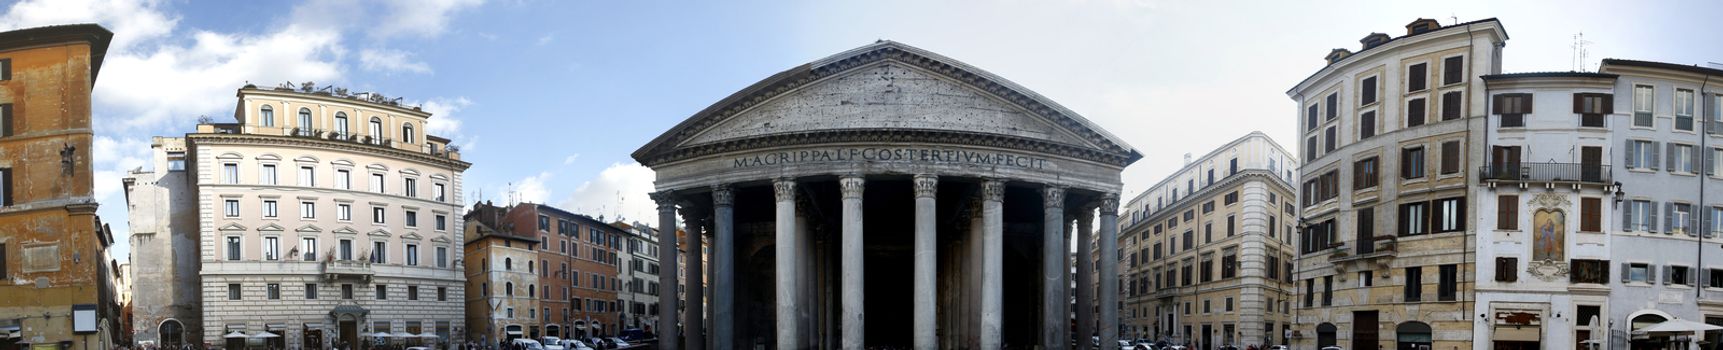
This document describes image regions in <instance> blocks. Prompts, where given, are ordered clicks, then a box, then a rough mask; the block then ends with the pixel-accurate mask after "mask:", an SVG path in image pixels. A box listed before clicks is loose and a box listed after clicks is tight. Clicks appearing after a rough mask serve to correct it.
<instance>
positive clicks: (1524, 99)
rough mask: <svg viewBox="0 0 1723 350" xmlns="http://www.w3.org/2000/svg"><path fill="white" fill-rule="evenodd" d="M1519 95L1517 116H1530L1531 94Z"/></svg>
mask: <svg viewBox="0 0 1723 350" xmlns="http://www.w3.org/2000/svg"><path fill="white" fill-rule="evenodd" d="M1519 95H1520V96H1519V97H1520V110H1519V114H1531V113H1532V94H1519Z"/></svg>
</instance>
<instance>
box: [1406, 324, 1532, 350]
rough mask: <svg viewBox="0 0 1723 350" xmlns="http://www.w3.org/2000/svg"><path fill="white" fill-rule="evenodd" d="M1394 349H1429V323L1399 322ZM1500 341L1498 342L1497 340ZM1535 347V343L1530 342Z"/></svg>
mask: <svg viewBox="0 0 1723 350" xmlns="http://www.w3.org/2000/svg"><path fill="white" fill-rule="evenodd" d="M1394 338H1395V344H1396V345H1395V349H1399V350H1429V349H1430V339H1431V338H1430V325H1429V324H1427V323H1423V322H1418V321H1411V322H1406V323H1401V324H1400V326H1398V327H1395V328H1394ZM1498 343H1500V342H1498ZM1532 345H1533V347H1532V348H1533V349H1536V348H1537V347H1536V345H1537V343H1535V342H1534V343H1532Z"/></svg>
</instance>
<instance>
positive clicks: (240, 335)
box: [222, 331, 249, 339]
mask: <svg viewBox="0 0 1723 350" xmlns="http://www.w3.org/2000/svg"><path fill="white" fill-rule="evenodd" d="M247 337H249V336H247V335H245V332H240V331H233V332H232V333H228V334H227V335H226V336H223V337H222V338H227V339H245V338H247Z"/></svg>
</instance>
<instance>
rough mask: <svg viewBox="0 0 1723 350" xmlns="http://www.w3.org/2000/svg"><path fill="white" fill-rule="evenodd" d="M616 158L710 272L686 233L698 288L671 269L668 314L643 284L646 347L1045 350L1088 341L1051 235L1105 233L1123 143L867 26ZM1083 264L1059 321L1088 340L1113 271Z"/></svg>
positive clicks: (1110, 334)
mask: <svg viewBox="0 0 1723 350" xmlns="http://www.w3.org/2000/svg"><path fill="white" fill-rule="evenodd" d="M634 157H635V158H636V159H637V160H639V161H640V162H641V163H643V164H645V165H646V166H649V167H652V168H653V169H654V170H655V171H656V173H657V181H656V183H655V186H656V187H657V190H658V192H656V193H654V194H653V196H652V197H653V199H654V200H655V201H657V203H658V205H659V215H660V217H659V223H660V227H676V226H677V225H676V224H677V223H678V221H677V219H678V217H679V216H680V218H681V219H682V220H681V221H680V222H681V223H682V224H683V225H685V226H684V230H686V231H687V235H685V236H684V237H688V238H689V239H693V240H700V239H711V240H712V252H711V254H712V255H711V256H710V257H709V260H710V262H711V265H712V266H711V269H710V270H707V269H705V268H704V267H702V266H700V265H699V264H700V262H701V260H702V259H700V258H699V256H700V255H699V254H701V252H700V251H699V247H701V245H700V244H699V243H698V241H696V242H688V243H690V244H686V245H684V246H685V247H690V249H692V250H691V251H685V252H682V253H683V254H686V255H685V256H684V258H683V259H680V260H681V261H683V262H687V263H688V264H689V265H690V266H688V269H687V270H688V271H701V272H704V273H709V274H710V275H709V276H710V279H709V281H710V288H709V289H708V288H702V286H700V285H699V284H698V283H693V282H694V281H700V280H701V278H699V277H690V278H688V279H687V280H688V281H690V283H689V285H688V287H687V289H686V290H685V291H684V293H683V296H684V297H685V298H686V299H685V300H684V301H683V302H682V305H683V307H682V308H681V310H682V314H681V315H677V314H675V312H676V310H677V308H676V307H673V306H671V305H677V303H676V302H675V300H674V299H672V298H674V297H676V296H677V294H676V293H674V292H666V293H662V294H661V295H660V298H661V301H660V305H665V306H666V307H663V308H660V311H661V314H660V318H659V320H660V325H659V326H658V328H659V329H662V330H663V332H661V333H660V339H661V340H660V342H659V346H660V347H661V348H665V349H704V348H706V345H708V344H710V345H711V347H712V348H716V349H740V348H754V347H755V346H759V345H764V346H766V347H769V348H776V349H808V348H821V349H838V348H842V349H860V348H862V347H863V346H903V347H914V348H917V349H933V348H982V349H998V348H1001V347H1002V346H1003V345H1006V344H1010V345H1013V346H1016V345H1029V344H1040V345H1041V346H1042V347H1044V348H1048V349H1064V348H1068V347H1069V344H1070V341H1071V339H1072V338H1073V337H1076V338H1080V339H1087V338H1088V335H1087V334H1082V335H1075V334H1074V325H1073V324H1072V321H1073V319H1072V315H1073V311H1074V310H1070V308H1071V307H1070V306H1069V305H1070V299H1069V297H1070V296H1071V295H1073V294H1072V293H1071V292H1070V286H1071V281H1072V278H1074V276H1072V274H1071V271H1072V269H1071V268H1070V265H1068V264H1070V256H1069V255H1068V254H1070V253H1069V252H1070V247H1069V246H1067V244H1068V242H1071V235H1073V234H1076V235H1083V236H1087V235H1088V234H1090V233H1089V231H1090V229H1091V226H1095V227H1094V228H1096V229H1098V230H1099V232H1095V233H1094V234H1100V235H1102V237H1114V236H1116V235H1117V233H1116V230H1117V227H1118V225H1117V224H1116V218H1117V217H1116V215H1117V214H1116V213H1117V207H1118V191H1119V190H1120V187H1121V184H1120V181H1119V172H1120V171H1121V170H1122V169H1123V168H1124V167H1125V166H1126V165H1128V164H1130V163H1131V162H1133V161H1135V160H1137V159H1138V158H1140V157H1141V156H1140V154H1139V153H1137V152H1136V151H1135V150H1134V149H1132V148H1130V146H1128V145H1126V144H1124V143H1123V142H1121V141H1119V140H1117V139H1116V138H1114V137H1112V136H1111V135H1109V134H1107V133H1105V132H1104V131H1102V130H1101V129H1099V128H1098V127H1096V126H1095V125H1093V124H1092V123H1090V122H1088V121H1087V120H1085V119H1083V118H1081V117H1080V116H1077V115H1076V114H1075V113H1073V112H1071V111H1068V110H1065V109H1064V108H1063V107H1060V106H1058V105H1057V104H1054V103H1052V102H1051V101H1047V100H1045V99H1044V98H1042V97H1040V96H1039V95H1036V94H1034V93H1032V92H1029V91H1028V90H1026V89H1023V88H1022V87H1019V86H1016V85H1014V84H1012V83H1010V82H1009V81H1006V80H1004V79H1002V78H998V77H996V76H993V75H991V74H989V73H986V72H984V71H981V70H979V69H976V68H974V67H970V66H968V65H965V64H963V63H961V62H957V61H955V60H951V59H949V58H945V57H942V56H938V55H936V54H932V53H930V52H926V51H923V50H920V49H917V48H914V47H910V46H907V45H903V44H899V43H895V42H889V41H881V42H878V43H875V44H873V45H868V46H864V47H861V48H858V49H855V50H851V51H847V52H844V53H840V54H838V55H835V56H832V57H829V58H826V59H822V60H820V61H816V62H813V63H810V64H808V65H803V66H800V67H797V68H793V69H791V70H789V71H786V72H783V73H779V74H777V75H774V76H772V77H770V78H767V79H766V80H764V81H761V82H759V83H756V84H755V85H753V86H750V87H748V88H746V89H744V90H742V91H741V92H738V93H736V94H735V95H732V96H731V97H729V98H726V99H724V100H722V101H720V102H718V103H717V104H714V105H713V106H712V107H709V108H707V109H706V110H703V111H701V112H700V113H698V114H696V115H694V116H693V117H691V118H689V119H688V120H687V121H684V122H682V123H681V124H679V125H677V126H676V127H675V128H673V129H671V130H670V131H668V132H666V133H665V134H664V135H662V136H660V137H658V138H657V139H654V140H653V141H652V142H651V143H649V144H647V145H646V146H644V147H642V148H641V149H640V150H639V151H636V152H635V153H634ZM1090 218H1098V219H1099V222H1097V223H1096V224H1097V225H1089V220H1090ZM1079 221H1082V222H1084V225H1077V223H1078V222H1079ZM660 232H661V233H662V234H663V237H662V238H660V240H659V243H660V244H661V245H662V247H664V248H663V249H666V250H667V251H668V250H669V249H674V248H675V247H677V245H676V243H675V239H676V234H675V231H673V230H661V231H660ZM703 236H709V237H703ZM1099 242H1100V244H1101V245H1102V246H1101V247H1099V249H1098V250H1099V251H1101V252H1102V253H1103V256H1102V259H1101V261H1117V260H1118V258H1117V256H1113V255H1116V251H1117V249H1116V248H1115V247H1113V246H1112V245H1114V244H1116V240H1114V239H1101V240H1099ZM1077 262H1078V263H1079V264H1084V265H1089V264H1092V261H1090V260H1089V259H1077ZM675 264H676V259H664V263H663V266H664V268H665V270H666V271H677V268H676V266H675ZM1095 268H1098V269H1099V272H1100V276H1101V277H1100V281H1101V282H1102V283H1101V285H1100V288H1097V289H1098V290H1094V291H1089V292H1078V293H1076V295H1083V296H1089V295H1093V296H1095V297H1096V299H1097V301H1098V304H1099V305H1102V308H1101V310H1100V312H1099V315H1091V314H1090V313H1086V312H1079V313H1076V315H1077V316H1079V317H1078V318H1077V319H1076V320H1075V321H1076V322H1077V323H1076V324H1079V325H1081V324H1087V325H1091V326H1089V327H1087V328H1083V329H1097V330H1098V335H1099V336H1100V337H1101V338H1102V339H1103V342H1104V343H1105V342H1110V341H1112V339H1115V338H1116V337H1117V330H1118V327H1117V317H1116V315H1117V307H1116V305H1117V303H1116V300H1117V290H1118V288H1117V277H1116V276H1117V271H1116V270H1115V268H1116V264H1110V263H1106V264H1100V266H1098V267H1097V266H1079V270H1082V271H1089V269H1095ZM672 273H673V272H672ZM672 273H665V274H661V275H660V278H661V279H662V280H663V281H662V282H661V284H662V285H666V286H674V285H675V283H676V282H675V281H676V276H675V275H674V274H672ZM708 291H709V292H710V293H709V294H710V296H711V298H710V299H709V300H708V299H707V298H705V297H704V296H705V295H707V294H708V293H706V292H708ZM1091 292H1092V293H1091ZM1084 299H1087V298H1084ZM707 301H710V305H707V303H706V302H707ZM708 315H710V316H708ZM679 316H680V317H679ZM1094 316H1098V318H1099V319H1100V320H1103V322H1096V320H1095V319H1092V317H1094ZM678 320H680V322H678ZM678 323H680V325H681V326H680V327H678V326H677V324H678ZM678 335H680V337H681V338H680V339H674V340H672V339H673V338H676V337H677V336H678Z"/></svg>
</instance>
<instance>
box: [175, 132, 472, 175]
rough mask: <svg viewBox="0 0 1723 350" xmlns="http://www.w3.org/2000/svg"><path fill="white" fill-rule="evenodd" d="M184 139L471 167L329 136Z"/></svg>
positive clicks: (204, 136) (192, 136)
mask: <svg viewBox="0 0 1723 350" xmlns="http://www.w3.org/2000/svg"><path fill="white" fill-rule="evenodd" d="M186 141H187V143H192V144H195V143H200V142H210V143H219V144H233V145H259V146H290V147H305V148H318V149H326V150H336V151H345V152H352V153H357V154H367V155H375V156H384V157H390V158H395V159H404V160H411V161H417V162H421V163H425V164H432V165H437V166H441V167H445V168H452V169H454V171H456V172H464V171H466V170H467V168H470V167H472V163H468V162H465V161H461V160H457V159H449V158H442V157H433V156H430V155H427V154H422V153H417V152H408V151H403V150H399V149H394V148H389V147H379V146H373V145H365V144H358V143H352V142H341V141H329V140H321V139H315V138H306V137H290V136H271V135H257V134H215V133H206V134H198V133H192V134H186Z"/></svg>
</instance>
